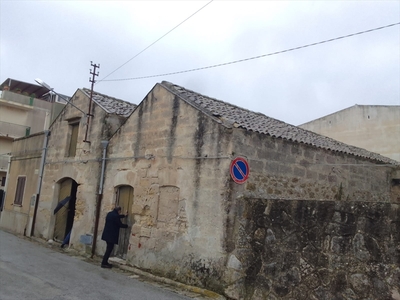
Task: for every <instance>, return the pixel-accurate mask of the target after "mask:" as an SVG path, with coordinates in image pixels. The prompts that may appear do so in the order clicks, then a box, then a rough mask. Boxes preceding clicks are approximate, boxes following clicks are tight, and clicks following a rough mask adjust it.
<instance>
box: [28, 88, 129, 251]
mask: <svg viewBox="0 0 400 300" xmlns="http://www.w3.org/2000/svg"><path fill="white" fill-rule="evenodd" d="M88 94H89V93H88V91H87V90H86V91H85V90H80V89H78V90H77V91H76V93H75V94H74V96H73V97H72V99H71V102H72V103H73V105H74V106H76V107H78V108H79V109H80V110H81V111H79V110H78V109H76V108H75V107H73V106H71V105H67V106H66V107H65V109H64V110H63V111H62V112H61V114H60V115H59V116H58V118H57V119H56V120H55V122H54V123H53V124H52V125H51V127H50V130H51V136H50V138H49V143H48V151H47V157H46V164H45V168H44V176H43V184H42V189H41V197H40V202H39V209H38V216H37V221H36V226H35V230H36V234H35V235H37V236H39V237H44V238H53V231H54V226H55V222H56V216H55V215H54V214H53V210H54V208H55V207H56V205H57V203H58V201H59V200H60V199H59V197H58V195H59V193H60V184H61V183H62V182H63V181H64V180H66V179H69V180H73V181H75V182H76V184H77V185H78V187H77V191H76V203H75V215H74V219H73V230H72V234H71V243H72V244H73V245H74V247H75V248H77V249H80V250H82V249H84V248H85V245H84V244H82V243H80V237H81V236H85V235H88V234H89V235H93V227H94V220H95V219H94V218H95V207H96V195H97V194H98V187H99V178H100V169H101V157H102V147H101V145H100V142H101V141H102V140H108V139H109V138H110V136H111V135H112V134H113V133H114V132H115V131H116V130H117V129H118V128H119V127H120V126H121V125H122V124H123V123H124V122H125V120H126V117H124V116H121V114H116V113H110V112H109V111H107V109H105V108H104V107H103V106H101V104H100V103H101V102H100V101H96V99H97V98H96V97H100V96H99V95H98V94H97V93H96V94H95V97H94V101H93V103H92V106H91V108H92V109H91V115H92V117H90V119H89V128H88V129H87V119H86V116H85V114H83V113H82V111H83V112H88V110H89V102H90V101H89V97H88ZM129 106H131V109H130V111H132V110H133V108H134V106H133V105H132V104H129ZM70 124H79V129H78V137H77V143H76V153H75V155H74V156H70V155H69V154H68V150H69V148H68V147H69V145H70V140H71V134H72V132H71V126H70ZM85 137H86V141H85ZM62 238H63V237H62ZM62 238H61V239H62Z"/></svg>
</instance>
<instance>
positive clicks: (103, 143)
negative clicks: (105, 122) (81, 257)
mask: <svg viewBox="0 0 400 300" xmlns="http://www.w3.org/2000/svg"><path fill="white" fill-rule="evenodd" d="M100 144H101V147H102V148H103V158H102V159H101V174H100V183H99V193H98V194H97V199H96V219H95V221H94V232H93V245H92V256H91V258H93V256H94V254H95V252H96V241H97V231H98V228H99V219H100V209H101V200H102V199H103V184H104V170H105V167H106V153H107V146H108V141H101V142H100Z"/></svg>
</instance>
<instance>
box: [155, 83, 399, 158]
mask: <svg viewBox="0 0 400 300" xmlns="http://www.w3.org/2000/svg"><path fill="white" fill-rule="evenodd" d="M161 85H163V86H164V87H165V88H167V89H168V90H170V91H171V92H172V93H174V94H175V95H177V96H179V97H180V98H181V99H183V100H184V101H186V102H187V103H189V104H191V105H192V106H194V107H196V108H197V109H199V110H201V111H203V112H204V113H205V114H207V115H209V116H210V117H213V118H214V119H216V120H217V121H218V122H220V123H222V124H224V125H225V126H228V127H237V128H243V129H246V130H249V131H255V132H258V133H261V134H266V135H270V136H272V137H276V138H282V139H286V140H289V141H293V142H297V143H304V144H308V145H312V146H315V147H318V148H322V149H326V150H330V151H336V152H342V153H346V154H351V155H355V156H359V157H363V158H367V159H371V160H375V161H378V162H382V163H388V164H395V165H399V164H400V163H399V162H397V161H395V160H392V159H390V158H387V157H385V156H382V155H380V154H377V153H373V152H370V151H367V150H365V149H362V148H358V147H354V146H351V145H347V144H344V143H342V142H339V141H336V140H334V139H331V138H329V137H326V136H322V135H319V134H317V133H314V132H311V131H308V130H305V129H302V128H300V127H297V126H294V125H290V124H287V123H285V122H283V121H279V120H276V119H273V118H270V117H267V116H266V115H264V114H262V113H256V112H253V111H250V110H247V109H244V108H241V107H238V106H235V105H232V104H229V103H227V102H224V101H221V100H217V99H214V98H210V97H207V96H204V95H201V94H198V93H196V92H193V91H190V90H187V89H185V88H183V87H181V86H178V85H175V84H173V83H170V82H167V81H163V82H162V83H161Z"/></svg>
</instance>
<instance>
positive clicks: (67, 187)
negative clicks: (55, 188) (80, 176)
mask: <svg viewBox="0 0 400 300" xmlns="http://www.w3.org/2000/svg"><path fill="white" fill-rule="evenodd" d="M71 189H72V179H66V180H64V181H63V182H61V184H60V193H59V194H58V202H60V201H62V200H64V199H65V198H66V197H68V196H71ZM68 207H69V202H68V203H67V204H66V205H65V206H63V207H62V208H61V209H60V210H59V211H58V212H57V213H56V223H55V225H54V236H53V239H54V240H55V241H58V242H62V241H63V240H64V238H65V235H66V232H65V231H66V226H67V217H68Z"/></svg>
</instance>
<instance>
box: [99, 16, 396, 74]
mask: <svg viewBox="0 0 400 300" xmlns="http://www.w3.org/2000/svg"><path fill="white" fill-rule="evenodd" d="M399 24H400V22H398V23H393V24H389V25H385V26H381V27H376V28H373V29H368V30H364V31H360V32H356V33H351V34H348V35H343V36H340V37H336V38H332V39H329V40H324V41H321V42H316V43H312V44H307V45H303V46H299V47H295V48H290V49H286V50H282V51H277V52H272V53H268V54H263V55H258V56H253V57H249V58H244V59H240V60H235V61H231V62H226V63H221V64H217V65H211V66H207V67H200V68H195V69H189V70H184V71H178V72H171V73H164V74H159V75H149V76H141V77H132V78H121V79H108V80H103V81H126V80H138V79H146V78H154V77H161V76H170V75H175V74H181V73H188V72H194V71H200V70H205V69H211V68H216V67H222V66H226V65H231V64H236V63H240V62H244V61H248V60H253V59H258V58H262V57H266V56H272V55H277V54H281V53H285V52H290V51H295V50H299V49H303V48H307V47H311V46H316V45H320V44H324V43H329V42H333V41H337V40H340V39H344V38H349V37H352V36H355V35H360V34H364V33H368V32H372V31H376V30H381V29H384V28H388V27H392V26H396V25H399Z"/></svg>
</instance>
